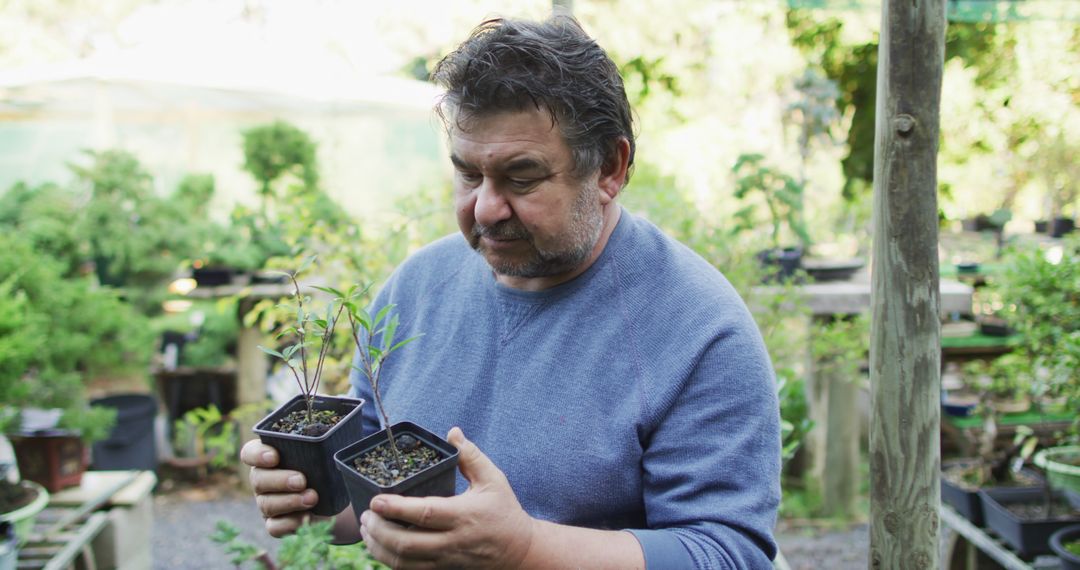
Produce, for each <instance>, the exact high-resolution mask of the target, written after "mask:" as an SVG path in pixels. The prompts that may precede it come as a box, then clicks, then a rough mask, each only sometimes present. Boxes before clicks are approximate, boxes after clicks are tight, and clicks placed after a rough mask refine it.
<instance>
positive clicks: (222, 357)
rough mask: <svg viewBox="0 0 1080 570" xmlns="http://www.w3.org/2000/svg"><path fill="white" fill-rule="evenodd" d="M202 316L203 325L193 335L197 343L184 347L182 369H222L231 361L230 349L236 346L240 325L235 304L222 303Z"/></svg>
mask: <svg viewBox="0 0 1080 570" xmlns="http://www.w3.org/2000/svg"><path fill="white" fill-rule="evenodd" d="M203 315H204V319H203V322H202V324H200V325H199V326H198V328H197V329H196V330H195V331H194V332H195V340H193V341H191V342H188V343H186V344H184V349H183V350H182V351H181V353H180V365H181V366H194V367H217V366H223V365H225V364H226V362H227V361H228V359H229V352H230V348H235V346H236V338H237V336H238V335H239V334H240V323H239V322H238V321H237V318H236V301H235V300H233V299H223V300H222V301H221V302H218V303H215V304H214V305H213V307H211V308H210V309H209V310H206V311H203Z"/></svg>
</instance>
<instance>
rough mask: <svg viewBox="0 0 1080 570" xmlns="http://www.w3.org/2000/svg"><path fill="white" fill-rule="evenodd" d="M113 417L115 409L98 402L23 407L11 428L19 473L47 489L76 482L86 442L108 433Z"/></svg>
mask: <svg viewBox="0 0 1080 570" xmlns="http://www.w3.org/2000/svg"><path fill="white" fill-rule="evenodd" d="M115 420H116V413H115V412H114V411H112V410H109V409H106V408H103V407H100V406H91V407H89V408H87V409H84V410H78V409H74V408H72V409H68V410H63V409H60V408H54V409H50V410H41V409H36V408H24V409H22V410H21V411H20V413H19V418H18V420H17V421H18V422H19V424H20V427H19V428H18V429H13V430H11V431H10V433H11V437H10V439H11V443H12V445H13V446H14V448H15V457H16V459H17V460H18V463H19V470H20V472H21V474H22V477H23V478H24V479H26V480H30V481H34V482H35V483H38V484H40V485H41V486H43V487H45V489H46V490H47V491H49V492H50V493H55V492H57V491H60V490H61V489H64V488H66V487H73V486H76V485H78V484H79V483H81V482H82V476H83V473H84V472H86V468H87V465H88V464H89V461H88V459H89V453H88V451H89V446H90V445H91V444H93V443H94V442H97V441H100V440H102V439H105V438H106V437H108V435H109V430H110V429H111V428H112V426H113V424H114V423H115Z"/></svg>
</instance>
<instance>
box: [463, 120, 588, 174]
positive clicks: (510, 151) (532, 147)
mask: <svg viewBox="0 0 1080 570" xmlns="http://www.w3.org/2000/svg"><path fill="white" fill-rule="evenodd" d="M452 124H453V126H452V127H451V129H450V151H451V154H452V155H453V157H454V158H455V159H458V160H461V161H465V162H469V163H472V164H481V165H483V164H488V163H498V162H503V161H506V160H511V159H514V158H518V157H521V156H530V157H532V158H537V159H543V160H544V161H545V162H550V163H557V162H560V161H563V160H569V158H570V148H569V147H568V146H567V145H566V141H565V140H564V139H563V136H562V132H561V131H560V130H559V127H558V125H557V124H556V123H555V121H553V120H552V117H551V114H550V113H549V112H548V111H546V110H544V109H536V108H528V109H526V110H522V111H500V112H497V113H491V114H485V115H479V116H473V117H470V118H468V119H467V120H460V121H454V122H453V123H452Z"/></svg>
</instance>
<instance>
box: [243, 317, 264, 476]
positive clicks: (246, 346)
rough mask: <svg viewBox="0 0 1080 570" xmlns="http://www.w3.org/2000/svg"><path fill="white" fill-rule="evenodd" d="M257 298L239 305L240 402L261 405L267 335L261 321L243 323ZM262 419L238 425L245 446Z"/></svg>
mask: <svg viewBox="0 0 1080 570" xmlns="http://www.w3.org/2000/svg"><path fill="white" fill-rule="evenodd" d="M256 301H257V299H256V298H254V297H242V298H241V299H240V301H239V306H238V307H237V318H239V319H240V321H241V325H240V335H239V338H238V339H237V342H236V361H237V362H236V404H237V406H244V405H246V404H258V403H260V402H265V401H266V374H267V369H268V366H267V362H266V355H265V354H263V352H262V351H261V350H259V345H260V344H263V343H264V342H265V340H264V337H265V335H264V334H263V333H262V331H261V330H259V325H258V323H256V324H254V325H252V326H245V325H244V324H243V320H244V315H246V314H247V313H248V312H249V311H251V309H252V307H253V306H254V304H255V302H256ZM258 420H259V418H255V419H254V420H251V419H250V418H244V419H243V420H242V421H240V425H238V426H237V429H238V431H239V432H240V444H241V445H243V444H244V443H246V442H247V440H249V439H251V438H252V437H253V434H252V429H253V428H254V427H255V423H254V422H257V421H258ZM248 470H249V468H248V466H247V465H244V464H242V463H241V464H240V466H239V473H240V482H241V485H242V486H243V487H245V488H248V487H249V480H248Z"/></svg>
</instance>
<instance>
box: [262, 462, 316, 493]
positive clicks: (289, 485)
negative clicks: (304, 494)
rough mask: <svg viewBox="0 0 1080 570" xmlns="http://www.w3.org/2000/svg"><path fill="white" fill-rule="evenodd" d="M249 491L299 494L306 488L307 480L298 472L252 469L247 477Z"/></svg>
mask: <svg viewBox="0 0 1080 570" xmlns="http://www.w3.org/2000/svg"><path fill="white" fill-rule="evenodd" d="M249 479H250V481H251V489H252V490H253V491H255V494H256V495H261V494H263V493H299V492H300V491H303V490H304V489H305V488H307V478H306V477H304V474H303V473H301V472H299V471H290V470H288V469H259V468H258V467H252V468H251V473H250V475H249Z"/></svg>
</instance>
